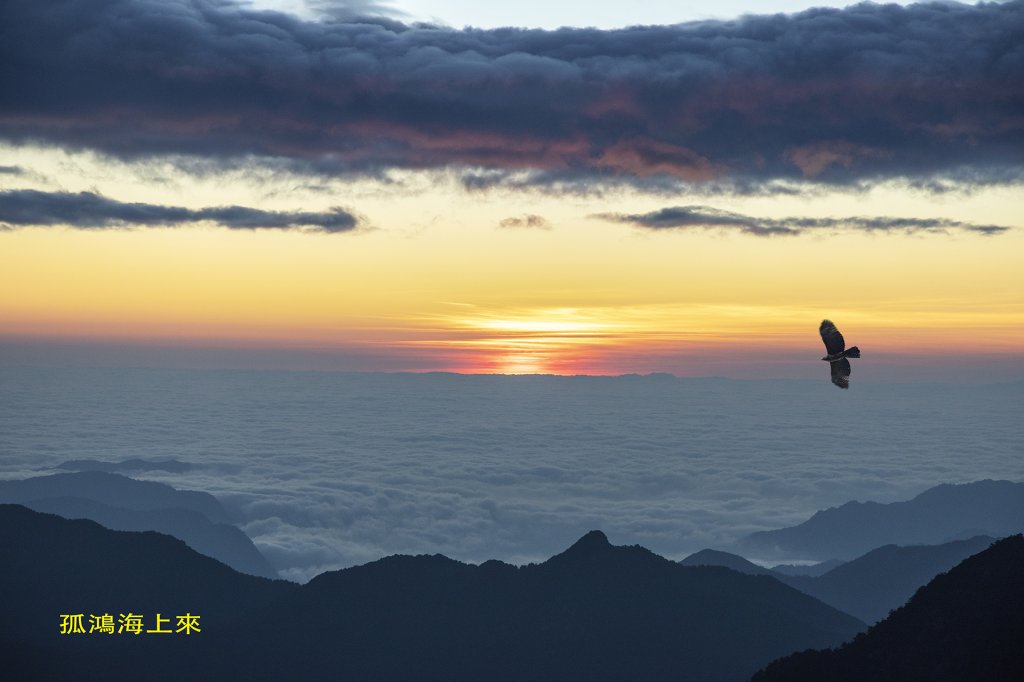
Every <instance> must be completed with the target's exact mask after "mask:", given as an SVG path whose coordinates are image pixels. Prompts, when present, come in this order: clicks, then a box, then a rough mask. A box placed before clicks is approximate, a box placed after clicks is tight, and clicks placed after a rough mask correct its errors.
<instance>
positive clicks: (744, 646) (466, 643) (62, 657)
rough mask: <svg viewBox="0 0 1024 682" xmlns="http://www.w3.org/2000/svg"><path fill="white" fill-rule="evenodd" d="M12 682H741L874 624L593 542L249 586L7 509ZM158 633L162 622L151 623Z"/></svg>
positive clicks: (403, 560)
mask: <svg viewBox="0 0 1024 682" xmlns="http://www.w3.org/2000/svg"><path fill="white" fill-rule="evenodd" d="M0 546H2V547H3V548H4V551H3V553H2V554H0V604H2V607H0V608H2V609H3V618H2V619H0V621H2V624H0V649H4V650H5V651H12V652H16V655H13V656H11V657H10V660H8V661H5V666H4V667H5V675H12V676H13V677H11V679H44V678H45V679H50V678H55V677H60V676H68V677H76V678H79V677H82V678H98V677H101V676H103V675H108V674H110V671H111V670H112V668H111V666H112V665H115V662H116V670H121V671H124V670H131V671H145V673H146V675H145V676H146V677H153V678H157V679H161V678H165V679H226V678H238V677H255V678H259V679H276V678H280V679H289V678H295V677H304V678H331V679H367V678H377V679H493V678H501V679H523V680H527V679H529V680H544V679H549V680H554V679H558V680H563V679H588V680H600V679H679V678H689V679H698V680H707V681H710V682H714V681H723V682H725V681H733V680H734V681H737V682H738V681H739V680H745V679H746V678H748V677H749V676H750V675H751V674H752V673H753V672H754V671H756V670H757V669H758V668H760V667H763V666H764V665H765V664H766V663H767V662H768V661H770V660H772V659H774V658H778V657H779V656H782V655H785V654H787V653H789V652H792V651H797V650H802V649H807V648H811V647H828V646H835V645H838V644H839V643H840V642H842V641H845V640H847V639H849V638H851V637H852V636H853V635H854V634H856V633H857V632H858V631H861V630H863V629H864V627H865V626H864V624H863V623H861V622H860V621H858V620H856V619H855V618H853V617H851V616H848V615H846V614H844V613H841V612H839V611H837V610H835V609H833V608H831V607H829V606H826V605H825V604H823V603H821V602H820V601H818V600H816V599H814V598H812V597H809V596H807V595H805V594H802V593H800V592H798V591H797V590H794V589H793V588H791V587H788V586H786V585H783V584H781V583H779V582H778V581H776V580H774V579H772V578H770V577H765V576H749V575H743V574H740V573H737V572H735V571H731V570H727V569H724V568H718V567H686V566H681V565H679V564H678V563H677V562H673V561H669V560H667V559H664V558H662V557H659V556H657V555H655V554H653V553H651V552H649V551H647V550H645V549H643V548H641V547H638V546H633V547H615V546H612V545H611V544H609V542H608V540H607V538H606V537H605V536H604V534H602V533H600V532H596V531H595V532H591V533H588V534H587V535H586V536H584V537H583V538H581V539H580V540H579V541H578V542H577V543H575V544H574V545H573V546H572V547H570V548H569V549H568V550H566V551H565V552H563V553H562V554H559V555H557V556H555V557H552V558H551V559H549V560H548V561H546V562H544V563H541V564H531V565H528V566H522V567H515V566H511V565H509V564H504V563H501V562H498V561H489V562H486V563H484V564H482V565H480V566H474V565H468V564H463V563H460V562H457V561H453V560H451V559H447V558H445V557H443V556H440V555H434V556H416V557H412V556H393V557H388V558H385V559H381V560H379V561H375V562H373V563H370V564H366V565H363V566H357V567H354V568H349V569H345V570H341V571H332V572H328V573H324V574H321V575H320V576H318V577H317V578H315V579H314V580H312V581H311V582H309V583H308V584H306V585H303V586H298V585H294V584H292V583H287V582H284V581H271V580H266V579H263V578H257V577H253V576H247V575H242V574H240V573H237V572H235V571H233V570H231V569H230V568H228V567H227V566H224V565H223V564H220V563H218V562H216V561H214V560H212V559H209V558H207V557H204V556H201V555H199V554H197V553H196V552H194V551H193V550H191V549H189V548H188V547H187V546H185V545H184V543H182V542H181V541H179V540H176V539H173V538H170V537H168V536H165V535H160V534H156V533H125V532H116V531H111V530H108V529H106V528H103V527H101V526H99V525H97V524H95V523H92V522H90V521H84V520H77V521H71V520H67V519H63V518H60V517H57V516H53V515H49V514H40V513H38V512H34V511H31V510H29V509H27V508H25V507H22V506H15V505H0ZM129 610H131V611H133V612H135V613H142V614H146V615H147V616H150V617H151V616H153V614H156V613H162V614H168V615H170V614H174V615H177V614H182V613H186V612H190V613H192V614H199V615H200V616H201V624H202V625H203V626H204V629H203V631H202V633H198V634H195V635H193V636H192V637H189V638H186V637H185V636H184V635H174V636H171V635H157V634H148V635H138V636H136V635H123V634H122V635H101V634H97V633H94V634H91V635H90V634H77V635H60V634H58V633H59V628H58V625H59V622H60V618H59V616H60V614H69V613H85V614H101V613H110V614H114V615H115V617H116V615H117V614H120V613H126V612H128V611H129ZM147 625H148V623H147Z"/></svg>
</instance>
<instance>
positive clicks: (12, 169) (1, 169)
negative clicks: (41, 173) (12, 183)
mask: <svg viewBox="0 0 1024 682" xmlns="http://www.w3.org/2000/svg"><path fill="white" fill-rule="evenodd" d="M24 172H25V171H24V170H22V168H21V166H0V175H21V174H23V173H24Z"/></svg>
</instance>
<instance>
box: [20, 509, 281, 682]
mask: <svg viewBox="0 0 1024 682" xmlns="http://www.w3.org/2000/svg"><path fill="white" fill-rule="evenodd" d="M0 547H2V548H3V551H2V552H0V614H2V618H0V651H3V652H5V655H4V677H5V678H6V679H18V680H30V679H60V678H63V677H66V678H67V679H102V678H103V677H108V676H111V675H112V674H113V673H116V674H113V676H114V677H119V676H121V675H128V674H129V673H126V672H125V671H132V673H135V674H138V675H139V676H140V677H144V678H148V677H153V676H157V677H158V676H159V675H158V674H151V673H154V671H153V669H151V666H156V669H157V670H159V667H160V666H164V667H166V668H167V669H171V668H172V667H176V668H177V669H179V670H183V671H186V672H187V671H189V670H191V668H192V666H193V663H195V661H193V660H192V659H190V658H189V656H191V654H192V652H194V651H196V649H197V646H196V642H195V641H194V640H195V639H196V638H198V637H199V636H200V635H196V636H195V638H192V637H186V636H185V635H177V636H175V635H159V634H149V635H147V634H143V635H130V634H122V635H103V634H99V633H93V634H92V635H60V634H59V624H60V614H74V613H82V614H95V615H102V614H111V615H112V616H113V617H114V618H115V619H117V618H118V617H119V615H120V614H127V613H135V614H141V615H145V616H146V617H147V621H146V627H147V628H152V627H154V623H153V622H152V619H154V618H155V614H157V613H161V614H164V615H167V616H173V617H176V616H178V615H182V614H186V613H192V614H197V615H199V616H200V621H199V623H200V627H201V628H202V633H201V636H204V637H208V638H210V639H212V640H216V639H218V638H219V637H222V636H223V635H224V634H225V633H227V632H229V631H230V630H231V628H235V627H242V626H243V625H244V624H245V623H246V622H247V621H248V620H250V619H252V618H254V617H257V615H256V614H259V613H260V612H261V611H262V610H264V609H265V608H267V607H268V606H269V605H271V604H272V603H273V602H275V601H276V600H278V599H281V598H284V597H286V596H288V595H289V594H292V593H294V591H296V590H298V585H295V584H293V583H289V582H285V581H283V580H267V579H265V578H258V577H255V576H249V575H243V574H241V573H238V572H237V571H234V570H232V569H231V568H229V567H227V566H225V565H224V564H222V563H220V562H218V561H216V560H214V559H211V558H209V557H206V556H203V555H201V554H199V553H197V552H195V551H193V550H191V549H189V548H188V547H187V546H186V545H185V543H183V542H182V541H181V540H178V539H176V538H172V537H170V536H168V535H163V534H160V533H154V532H145V533H130V532H121V531H112V530H109V529H107V528H104V527H103V526H101V525H99V524H97V523H95V522H93V521H88V520H69V519H64V518H61V517H59V516H55V515H52V514H42V513H39V512H35V511H32V510H30V509H28V508H26V507H23V506H20V505H8V504H3V505H0ZM172 624H174V623H172ZM86 627H88V623H87V622H86ZM178 659H181V660H178ZM111 665H116V667H115V668H111ZM118 671H120V672H118Z"/></svg>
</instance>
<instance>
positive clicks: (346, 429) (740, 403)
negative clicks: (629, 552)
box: [0, 367, 1024, 581]
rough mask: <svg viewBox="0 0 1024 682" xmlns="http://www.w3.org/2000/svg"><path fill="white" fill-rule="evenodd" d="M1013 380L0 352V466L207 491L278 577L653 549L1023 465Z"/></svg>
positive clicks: (686, 547) (685, 548)
mask: <svg viewBox="0 0 1024 682" xmlns="http://www.w3.org/2000/svg"><path fill="white" fill-rule="evenodd" d="M1022 398H1024V383H1022V382H1016V383H1006V384H993V385H943V384H881V383H860V384H857V385H855V386H854V387H853V388H852V389H851V390H849V391H840V390H838V389H836V388H835V387H834V386H832V385H831V384H830V383H829V382H828V378H827V371H825V369H824V368H823V370H822V378H821V380H820V381H817V382H809V381H775V382H773V381H737V380H728V379H677V378H674V377H668V376H659V375H655V376H643V377H638V376H626V377H547V376H524V377H512V376H461V375H450V374H342V373H326V372H272V371H200V370H196V371H181V370H153V369H128V370H125V369H78V368H69V369H54V368H46V369H44V368H27V367H15V368H12V367H5V368H0V478H4V479H12V478H25V477H29V476H37V475H41V474H44V473H51V472H53V471H55V469H54V467H56V466H57V465H59V464H61V463H62V462H65V461H67V460H72V459H98V460H104V461H121V460H126V459H130V458H144V459H149V460H159V459H174V460H177V461H180V462H186V463H190V464H192V465H193V466H192V467H191V468H189V469H187V470H185V471H182V472H170V471H162V470H151V471H144V472H137V473H133V474H130V475H133V476H135V477H136V478H145V479H150V480H157V481H162V482H165V483H168V484H171V485H173V486H175V487H177V488H182V489H194V490H203V491H207V492H211V493H213V494H214V495H216V496H217V497H218V498H220V499H221V501H222V502H223V503H224V504H225V505H226V506H227V507H228V508H229V510H231V511H232V512H233V513H234V514H235V515H236V518H237V520H238V523H239V525H240V526H241V527H242V528H243V530H245V531H246V532H247V533H248V534H249V535H250V537H252V538H253V540H254V541H255V542H256V544H257V546H258V547H259V548H260V549H261V550H262V551H263V552H264V554H266V556H267V558H268V559H269V560H270V562H271V564H272V565H273V566H274V567H275V568H277V569H278V570H279V571H280V572H281V575H282V576H283V577H287V578H289V579H293V580H299V581H304V580H308V579H309V578H311V577H312V576H314V575H316V574H317V573H320V572H322V571H324V570H329V569H335V568H341V567H345V566H351V565H354V564H360V563H365V562H367V561H372V560H374V559H378V558H380V557H382V556H386V555H389V554H395V553H414V554H418V553H431V554H432V553H442V554H446V555H448V556H450V557H453V558H457V559H461V560H465V561H473V562H479V561H483V560H486V559H490V558H497V559H502V560H506V561H511V562H514V563H523V562H528V561H537V560H543V559H546V558H547V557H549V556H551V555H552V554H555V553H557V552H559V551H562V550H563V549H565V548H566V547H567V546H568V545H569V544H571V543H572V542H573V541H574V540H576V539H577V538H578V537H579V536H581V535H582V534H584V533H585V532H586V531H588V530H591V529H595V528H599V529H602V530H604V531H605V532H606V533H607V534H608V535H609V538H610V539H611V541H612V542H613V543H614V544H634V543H636V544H642V545H644V546H646V547H648V548H650V549H652V550H654V551H655V552H658V553H660V554H663V555H665V556H668V557H673V558H681V557H683V556H685V555H687V554H689V553H690V552H693V551H696V550H698V549H701V548H704V547H709V546H712V547H713V546H716V545H724V544H725V543H727V542H729V541H731V540H734V539H737V538H739V537H741V536H743V535H745V534H747V533H749V532H751V531H754V530H762V529H770V528H777V527H781V526H786V525H791V524H794V523H797V522H800V521H802V520H804V519H805V518H807V517H808V516H810V515H811V514H812V513H813V512H814V511H816V510H818V509H822V508H826V507H829V506H835V505H838V504H842V503H843V502H846V501H849V500H862V501H863V500H875V501H879V502H891V501H896V500H903V499H909V498H910V497H912V496H914V495H916V494H918V493H920V492H921V491H923V490H925V489H926V488H928V487H931V486H933V485H936V484H939V483H962V482H968V481H974V480H979V479H983V478H998V479H1009V480H1015V481H1018V480H1024V457H1022V454H1024V452H1022V445H1021V443H1022V441H1024V438H1022V436H1024V426H1022V423H1021V421H1020V405H1021V404H1022Z"/></svg>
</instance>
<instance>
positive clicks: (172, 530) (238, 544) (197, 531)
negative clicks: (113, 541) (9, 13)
mask: <svg viewBox="0 0 1024 682" xmlns="http://www.w3.org/2000/svg"><path fill="white" fill-rule="evenodd" d="M25 506H26V507H28V508H30V509H34V510H36V511H39V512H45V513H48V514H57V515H58V516H63V517H64V518H66V519H90V520H92V521H95V522H96V523H98V524H100V525H102V526H105V527H107V528H110V529H111V530H133V531H146V530H153V531H156V532H158V533H166V534H167V535H171V536H173V537H176V538H178V539H179V540H182V541H184V542H185V544H186V545H188V546H189V547H191V548H192V549H194V550H196V551H197V552H199V553H200V554H205V555H206V556H208V557H212V558H214V559H216V560H217V561H220V562H221V563H224V564H227V565H228V566H230V567H231V568H233V569H235V570H236V571H239V572H241V573H248V574H249V575H258V576H261V577H263V578H278V577H280V576H278V574H277V571H275V570H274V569H273V568H272V567H271V565H270V563H269V562H267V559H266V557H264V556H263V555H262V554H260V551H259V550H258V549H257V548H256V545H254V544H253V542H252V540H250V539H249V536H248V535H246V534H245V533H243V532H242V531H241V530H239V529H238V528H237V527H235V526H232V525H230V524H227V523H213V522H212V521H210V520H209V519H207V518H206V517H205V516H204V515H203V514H200V513H199V512H197V511H193V510H191V509H125V508H123V507H112V506H110V505H105V504H103V503H101V502H96V501H94V500H86V499H82V498H80V497H51V498H46V499H41V500H31V501H28V502H25Z"/></svg>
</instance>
